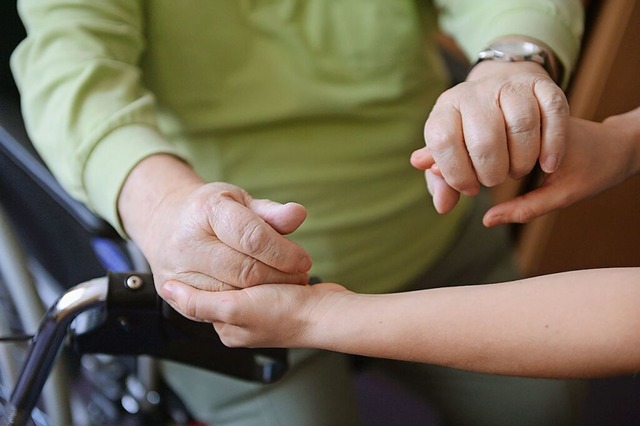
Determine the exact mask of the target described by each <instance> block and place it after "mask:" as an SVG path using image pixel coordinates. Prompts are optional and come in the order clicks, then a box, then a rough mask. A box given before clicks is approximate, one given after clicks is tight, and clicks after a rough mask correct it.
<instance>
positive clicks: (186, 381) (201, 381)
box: [164, 350, 359, 426]
mask: <svg viewBox="0 0 640 426" xmlns="http://www.w3.org/2000/svg"><path fill="white" fill-rule="evenodd" d="M290 357H291V363H292V366H291V369H290V371H289V372H288V373H287V374H286V375H285V376H284V377H283V378H282V379H281V380H280V381H278V382H276V383H274V384H270V385H262V384H257V383H250V382H246V381H240V380H235V379H232V378H229V377H226V376H222V375H219V374H213V373H210V372H207V371H203V370H199V369H194V368H190V367H186V366H183V365H178V364H174V363H165V364H164V373H165V379H166V380H167V382H168V383H169V385H170V386H171V387H172V389H173V390H174V391H175V392H176V393H177V394H178V395H179V396H180V397H181V398H182V399H183V401H184V402H185V404H186V405H187V407H188V409H189V410H190V411H191V412H192V414H193V415H194V416H195V417H196V418H197V419H199V420H201V421H204V422H205V423H207V424H212V425H214V424H215V425H242V426H245V425H246V426H250V425H256V426H269V425H283V426H289V425H305V426H307V425H308V426H315V425H317V426H325V425H345V426H349V425H357V424H359V419H358V411H357V403H356V398H355V394H354V391H353V381H352V375H351V371H350V368H349V363H348V360H347V358H346V356H344V355H342V354H337V353H331V352H324V351H312V350H291V351H290Z"/></svg>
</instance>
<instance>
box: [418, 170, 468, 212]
mask: <svg viewBox="0 0 640 426" xmlns="http://www.w3.org/2000/svg"><path fill="white" fill-rule="evenodd" d="M425 177H426V179H427V187H429V192H430V193H431V194H432V196H433V206H434V207H435V209H436V211H437V212H438V213H440V214H445V213H448V212H450V211H451V210H453V208H454V207H455V206H456V205H457V204H458V201H459V200H460V193H459V192H458V191H456V190H455V189H453V188H451V187H450V186H449V185H448V184H447V182H446V181H445V180H444V179H443V178H442V177H441V176H438V175H436V174H434V173H433V172H431V170H427V171H426V172H425Z"/></svg>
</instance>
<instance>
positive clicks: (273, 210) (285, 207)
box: [249, 200, 307, 235]
mask: <svg viewBox="0 0 640 426" xmlns="http://www.w3.org/2000/svg"><path fill="white" fill-rule="evenodd" d="M249 208H250V209H251V210H252V211H253V212H255V213H256V214H257V215H258V216H260V217H261V218H262V219H263V220H264V221H265V222H267V223H268V224H269V225H271V227H272V228H273V229H275V230H276V231H278V232H279V233H280V234H282V235H286V234H290V233H292V232H293V231H295V230H296V229H298V227H299V226H300V225H302V222H304V220H305V219H306V218H307V210H306V209H305V208H304V207H303V206H302V205H301V204H298V203H286V204H280V203H277V202H275V201H271V200H251V201H250V203H249Z"/></svg>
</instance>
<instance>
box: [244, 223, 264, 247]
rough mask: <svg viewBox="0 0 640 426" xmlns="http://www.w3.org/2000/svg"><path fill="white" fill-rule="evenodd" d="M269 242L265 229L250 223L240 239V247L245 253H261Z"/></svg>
mask: <svg viewBox="0 0 640 426" xmlns="http://www.w3.org/2000/svg"><path fill="white" fill-rule="evenodd" d="M267 240H268V236H267V233H266V231H265V229H264V227H262V226H260V224H259V223H250V224H248V225H247V226H245V227H244V230H243V232H242V235H241V237H240V247H241V248H242V250H243V251H244V253H249V254H253V253H260V252H261V251H262V250H263V246H264V244H265V243H266V241H267Z"/></svg>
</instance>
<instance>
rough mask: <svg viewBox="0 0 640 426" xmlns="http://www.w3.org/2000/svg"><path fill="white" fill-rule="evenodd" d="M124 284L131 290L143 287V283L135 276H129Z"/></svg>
mask: <svg viewBox="0 0 640 426" xmlns="http://www.w3.org/2000/svg"><path fill="white" fill-rule="evenodd" d="M124 284H125V285H126V286H127V287H128V288H130V289H131V290H138V289H140V288H141V287H142V286H143V285H144V281H142V278H140V277H139V276H137V275H130V276H129V277H127V280H126V281H125V282H124Z"/></svg>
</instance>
